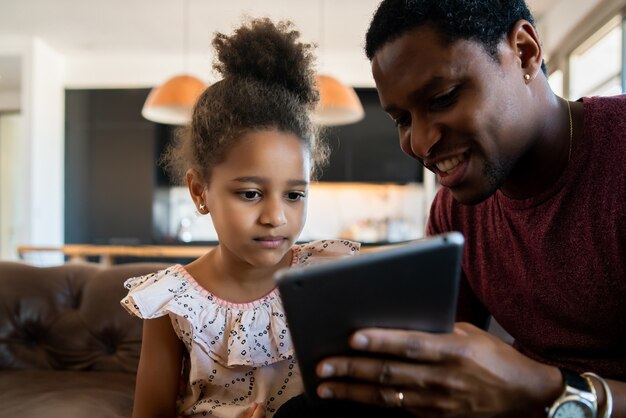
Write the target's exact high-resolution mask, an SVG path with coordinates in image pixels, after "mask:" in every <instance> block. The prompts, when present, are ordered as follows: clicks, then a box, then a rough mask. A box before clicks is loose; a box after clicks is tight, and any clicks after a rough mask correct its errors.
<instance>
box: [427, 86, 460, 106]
mask: <svg viewBox="0 0 626 418" xmlns="http://www.w3.org/2000/svg"><path fill="white" fill-rule="evenodd" d="M458 93H459V89H458V88H456V87H454V88H452V89H450V90H449V91H448V92H446V93H444V94H442V95H440V96H436V97H434V98H433V99H432V100H431V101H430V109H431V110H434V111H438V110H445V109H447V108H448V107H450V106H452V105H453V104H454V103H455V102H456V99H457V97H458V95H459V94H458Z"/></svg>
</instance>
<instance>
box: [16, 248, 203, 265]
mask: <svg viewBox="0 0 626 418" xmlns="http://www.w3.org/2000/svg"><path fill="white" fill-rule="evenodd" d="M211 248H213V247H211V246H197V245H89V244H66V245H63V246H61V247H27V246H22V247H18V248H17V252H18V254H19V256H20V258H22V259H23V258H24V254H26V253H28V252H36V251H43V252H61V253H63V254H64V255H66V256H68V257H69V261H70V262H81V261H83V262H84V261H86V260H87V257H99V258H98V259H99V262H100V263H102V264H107V265H109V264H115V258H116V257H137V258H198V257H200V256H201V255H204V254H206V253H207V252H208V251H209V250H210V249H211Z"/></svg>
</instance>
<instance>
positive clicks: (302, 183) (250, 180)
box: [231, 176, 309, 186]
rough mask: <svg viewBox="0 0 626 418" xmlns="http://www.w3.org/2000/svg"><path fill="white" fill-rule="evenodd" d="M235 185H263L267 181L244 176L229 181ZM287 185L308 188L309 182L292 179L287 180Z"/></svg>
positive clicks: (262, 178)
mask: <svg viewBox="0 0 626 418" xmlns="http://www.w3.org/2000/svg"><path fill="white" fill-rule="evenodd" d="M231 181H232V182H236V183H255V184H265V183H268V182H269V180H268V179H267V178H265V177H259V176H245V177H237V178H234V179H232V180H231ZM287 184H288V185H289V186H308V185H309V182H308V181H306V180H304V179H293V180H287Z"/></svg>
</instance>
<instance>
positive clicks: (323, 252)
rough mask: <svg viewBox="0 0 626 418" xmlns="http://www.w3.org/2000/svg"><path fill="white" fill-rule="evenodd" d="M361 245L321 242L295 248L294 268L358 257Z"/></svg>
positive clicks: (356, 243) (333, 241)
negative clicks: (336, 259) (335, 259)
mask: <svg viewBox="0 0 626 418" xmlns="http://www.w3.org/2000/svg"><path fill="white" fill-rule="evenodd" d="M360 248H361V244H360V243H358V242H354V241H349V240H321V241H311V242H307V243H304V244H298V245H295V246H294V247H293V260H292V263H291V264H292V266H297V265H302V264H305V265H306V264H316V263H318V262H323V261H326V260H330V259H334V258H342V257H349V256H353V255H357V254H358V253H359V250H360Z"/></svg>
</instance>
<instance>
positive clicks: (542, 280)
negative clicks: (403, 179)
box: [427, 95, 626, 379]
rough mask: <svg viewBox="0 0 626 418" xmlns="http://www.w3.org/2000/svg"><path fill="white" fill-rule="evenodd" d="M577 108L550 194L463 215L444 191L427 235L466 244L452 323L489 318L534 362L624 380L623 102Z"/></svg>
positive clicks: (597, 101) (489, 203) (591, 101)
mask: <svg viewBox="0 0 626 418" xmlns="http://www.w3.org/2000/svg"><path fill="white" fill-rule="evenodd" d="M583 104H584V118H585V120H584V129H583V135H582V139H581V141H580V142H579V144H578V145H577V146H576V148H575V149H574V151H573V153H572V156H571V161H570V163H569V165H568V166H567V168H566V170H565V172H564V173H563V174H562V176H561V178H560V179H559V180H558V181H557V182H556V183H555V184H554V186H553V187H551V188H550V190H547V191H545V192H544V193H542V194H541V195H539V196H536V197H533V198H530V199H524V200H513V199H510V198H507V197H506V196H505V195H504V194H503V193H502V192H500V191H497V192H496V193H495V194H494V195H493V196H491V197H490V198H488V199H487V200H485V201H484V202H481V203H480V204H477V205H474V206H465V205H461V204H459V203H458V202H456V201H455V200H454V199H453V197H452V194H451V193H450V191H449V190H448V189H446V188H442V189H441V190H439V192H438V193H437V196H436V197H435V200H434V202H433V205H432V208H431V213H430V219H429V222H428V227H427V233H428V235H433V234H437V233H440V232H446V231H460V232H462V233H463V235H464V236H465V240H466V243H465V252H464V258H463V273H464V274H463V278H462V285H461V291H460V295H459V305H458V315H457V319H458V320H460V321H469V322H473V323H475V324H479V325H481V324H482V325H484V323H485V319H486V318H487V316H488V315H489V314H491V315H492V316H493V317H494V318H495V319H496V320H497V321H498V323H500V325H502V327H503V328H504V329H505V330H506V331H508V332H509V333H510V334H511V335H512V336H513V338H514V339H515V343H514V344H515V346H516V347H517V348H518V349H519V350H520V351H521V352H522V353H524V354H526V355H528V356H529V357H531V358H534V359H536V360H539V361H541V362H543V363H547V364H552V365H555V366H559V367H568V368H570V369H573V370H577V371H581V372H582V371H594V372H596V373H598V374H600V375H602V376H604V377H610V378H616V379H626V95H622V96H615V97H604V98H601V97H595V98H584V99H583Z"/></svg>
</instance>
